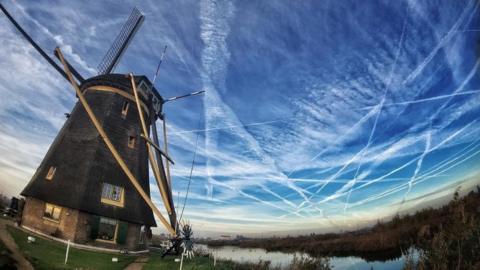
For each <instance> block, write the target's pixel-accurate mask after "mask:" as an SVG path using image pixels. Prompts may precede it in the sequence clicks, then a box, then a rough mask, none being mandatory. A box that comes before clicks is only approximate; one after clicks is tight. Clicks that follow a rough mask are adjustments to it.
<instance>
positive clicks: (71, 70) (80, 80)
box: [53, 50, 85, 83]
mask: <svg viewBox="0 0 480 270" xmlns="http://www.w3.org/2000/svg"><path fill="white" fill-rule="evenodd" d="M53 54H54V55H55V56H56V57H57V58H58V60H60V56H59V55H58V51H57V50H54V51H53ZM64 61H65V64H67V66H68V68H69V69H70V72H72V74H73V76H75V78H77V80H78V81H79V82H80V83H82V82H83V81H85V79H84V78H83V76H82V75H80V73H78V71H77V70H76V69H74V68H73V67H72V65H70V63H69V62H68V61H67V59H64Z"/></svg>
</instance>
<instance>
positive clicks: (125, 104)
mask: <svg viewBox="0 0 480 270" xmlns="http://www.w3.org/2000/svg"><path fill="white" fill-rule="evenodd" d="M129 106H130V103H128V101H126V100H125V101H124V102H123V105H122V117H123V118H125V117H126V116H127V113H128V107H129Z"/></svg>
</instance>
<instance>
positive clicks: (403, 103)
mask: <svg viewBox="0 0 480 270" xmlns="http://www.w3.org/2000/svg"><path fill="white" fill-rule="evenodd" d="M478 93H480V90H469V91H463V92H457V93H453V94H447V95H439V96H435V97H430V98H422V99H416V100H410V101H403V102H395V103H387V104H384V105H383V106H384V107H390V106H399V105H409V104H416V103H422V102H428V101H435V100H440V99H445V98H451V97H456V96H463V95H473V94H478ZM376 106H377V105H375V106H366V107H363V108H360V110H365V109H370V108H372V107H376Z"/></svg>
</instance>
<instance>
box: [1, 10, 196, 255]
mask: <svg viewBox="0 0 480 270" xmlns="http://www.w3.org/2000/svg"><path fill="white" fill-rule="evenodd" d="M0 9H1V10H2V11H3V13H4V14H5V15H6V16H7V18H8V19H9V20H10V21H11V22H12V24H13V25H14V26H15V28H16V29H17V30H18V31H19V32H20V33H21V34H22V36H23V37H24V38H25V39H26V40H27V41H28V42H29V43H30V44H31V45H32V46H33V47H34V48H35V49H36V50H37V51H38V52H39V53H40V55H42V57H43V58H44V59H45V60H46V61H47V62H48V63H49V64H50V65H51V66H53V68H55V69H56V70H57V71H58V72H59V73H60V75H61V76H62V77H64V78H65V79H66V80H67V81H68V82H69V83H70V84H71V85H72V87H73V89H74V90H75V93H76V96H77V97H78V102H77V103H76V104H75V106H74V108H73V110H72V112H71V113H69V114H67V120H66V122H65V124H64V125H63V127H62V128H61V130H60V131H59V133H58V134H57V136H56V138H55V140H54V141H53V143H52V145H51V146H50V148H49V150H48V152H47V154H46V155H45V157H44V159H43V160H42V162H41V164H40V166H39V167H38V169H37V170H36V172H35V174H34V175H33V177H32V179H31V180H30V182H29V183H28V184H27V186H26V187H25V189H24V190H23V191H22V195H23V196H25V197H26V203H25V207H24V210H23V214H22V226H23V227H25V228H27V229H30V230H34V231H37V232H41V233H44V234H50V235H53V236H56V237H58V238H62V239H70V240H72V241H74V242H77V243H81V244H90V245H95V246H105V247H111V248H127V249H139V248H143V247H145V245H146V241H145V236H146V235H149V232H150V227H152V226H156V223H155V219H154V217H153V213H154V214H155V215H156V216H157V218H158V219H159V220H160V222H161V223H162V225H163V226H164V227H165V229H166V230H167V231H168V232H169V234H170V235H171V236H172V237H174V238H179V236H180V233H179V226H178V220H177V216H176V211H175V205H174V201H173V196H172V183H171V180H170V173H169V166H170V163H171V164H173V163H174V162H173V160H172V159H171V158H170V157H169V155H168V148H167V135H166V117H165V115H164V113H163V111H162V109H163V105H164V104H165V103H166V102H169V101H173V100H177V99H180V98H184V97H187V96H192V95H197V94H201V93H202V92H203V91H198V92H194V93H191V94H187V95H183V96H179V97H173V98H169V99H164V98H163V97H162V96H161V95H160V94H159V92H158V91H157V89H156V88H155V86H154V85H153V83H152V82H150V81H149V79H148V78H147V77H146V76H143V75H136V76H134V75H133V74H131V73H130V74H115V73H113V72H114V70H115V67H116V65H117V64H118V63H119V61H120V59H121V57H122V55H123V54H124V52H125V51H126V49H127V48H128V45H129V44H130V42H131V41H132V39H133V37H134V36H135V34H136V33H137V31H138V29H139V28H140V26H141V24H142V22H143V21H144V15H143V14H142V13H141V12H140V11H139V10H138V9H136V8H134V9H133V11H132V13H131V15H130V17H129V18H128V20H127V21H126V23H125V24H124V25H123V27H122V29H121V31H120V33H119V34H118V36H117V37H116V39H115V41H114V42H113V44H112V46H111V47H110V49H109V50H108V51H107V53H106V55H105V56H104V58H103V59H102V61H101V63H100V64H99V66H98V75H96V76H93V77H91V78H87V79H85V78H83V76H82V75H81V74H80V73H79V72H78V71H76V70H75V68H74V67H73V66H72V65H70V63H69V62H68V61H67V60H66V59H65V57H64V56H63V54H62V52H61V50H60V48H56V49H55V51H54V55H55V56H56V57H57V58H58V60H59V61H60V63H61V66H60V65H58V64H57V63H56V62H55V61H54V60H53V59H52V58H51V57H50V56H49V55H48V54H47V53H45V52H44V51H43V50H42V48H41V47H40V46H39V45H38V44H37V43H36V42H35V41H34V40H33V39H32V38H31V37H30V36H29V35H28V34H27V32H25V30H24V29H23V28H22V27H21V26H20V25H19V24H18V23H17V22H16V21H15V19H14V18H13V17H12V16H11V15H10V14H9V12H8V11H7V10H6V9H5V8H4V7H3V5H2V4H0ZM162 58H163V57H162ZM157 74H158V68H157ZM157 74H156V75H157ZM155 77H156V76H155ZM157 120H161V121H162V123H163V125H162V126H163V135H164V138H163V141H164V148H163V149H162V148H161V147H160V146H159V139H158V134H157V127H156V122H157ZM149 168H151V170H152V171H153V175H154V177H155V180H156V184H157V186H158V188H159V190H160V194H161V198H162V201H163V204H164V206H165V210H166V212H167V213H168V220H167V219H166V218H165V217H164V216H163V215H162V213H161V212H160V210H159V209H158V208H157V206H156V205H155V204H154V203H153V201H152V200H151V198H150V187H149V180H148V179H149V177H148V174H149Z"/></svg>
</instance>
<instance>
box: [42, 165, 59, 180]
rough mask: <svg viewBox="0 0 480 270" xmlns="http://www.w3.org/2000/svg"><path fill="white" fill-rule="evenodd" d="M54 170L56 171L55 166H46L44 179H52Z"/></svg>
mask: <svg viewBox="0 0 480 270" xmlns="http://www.w3.org/2000/svg"><path fill="white" fill-rule="evenodd" d="M56 171H57V167H55V166H50V168H48V172H47V176H45V179H47V180H52V179H53V176H55V172H56Z"/></svg>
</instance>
